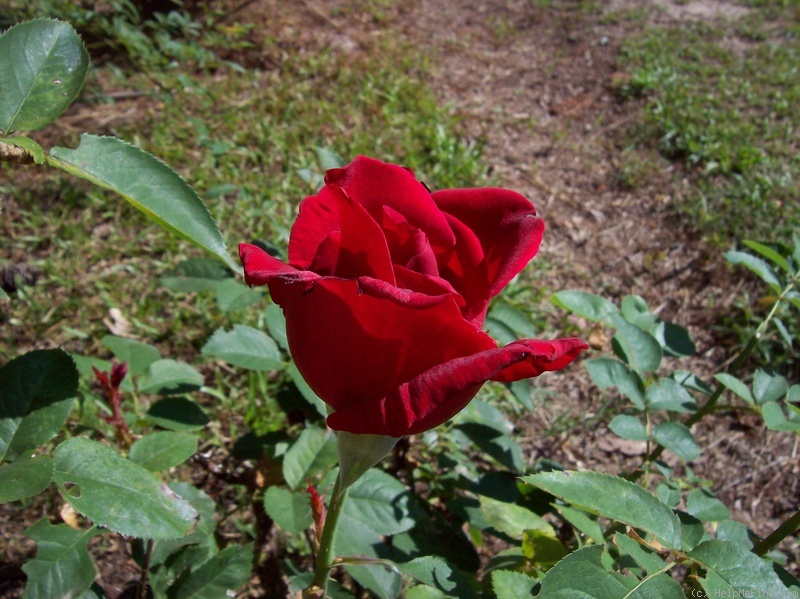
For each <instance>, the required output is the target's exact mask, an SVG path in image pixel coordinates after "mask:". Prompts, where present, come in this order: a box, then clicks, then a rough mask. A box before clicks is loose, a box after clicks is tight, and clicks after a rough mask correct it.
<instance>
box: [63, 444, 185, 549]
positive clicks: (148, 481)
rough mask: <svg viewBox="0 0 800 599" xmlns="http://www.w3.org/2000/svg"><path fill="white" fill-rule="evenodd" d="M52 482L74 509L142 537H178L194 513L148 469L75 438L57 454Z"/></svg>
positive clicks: (100, 446) (97, 520)
mask: <svg viewBox="0 0 800 599" xmlns="http://www.w3.org/2000/svg"><path fill="white" fill-rule="evenodd" d="M54 457H55V467H54V469H53V480H55V482H56V484H57V485H58V489H59V491H60V492H61V495H62V496H63V497H64V499H65V500H66V501H67V502H68V503H69V504H70V505H71V506H72V507H73V508H75V511H77V512H78V513H80V514H83V515H84V516H86V517H87V518H89V519H90V520H92V521H93V522H94V523H95V524H97V525H98V526H101V527H103V528H108V529H110V530H113V531H116V532H119V533H122V534H124V535H128V536H131V537H139V538H146V539H160V538H161V539H163V538H174V537H180V536H183V535H185V534H187V533H188V532H189V531H190V530H192V528H193V527H194V525H195V518H196V517H197V512H196V511H195V510H194V508H192V506H191V505H189V503H187V502H186V501H184V500H183V499H181V498H180V497H179V496H178V495H176V494H175V493H174V492H172V491H170V490H169V488H168V487H166V485H164V484H163V483H162V482H161V481H160V480H159V479H158V478H156V477H155V476H154V475H153V474H152V473H151V472H150V471H148V470H146V469H145V468H143V467H142V466H139V465H138V464H134V463H133V462H131V461H130V460H126V459H125V458H123V457H121V456H120V455H119V454H117V453H116V452H115V451H114V450H113V449H109V448H108V447H106V446H105V445H102V444H100V443H97V442H96V441H90V440H89V439H86V438H83V437H73V438H72V439H69V440H67V441H65V442H64V443H62V444H61V445H59V446H58V447H57V448H56V450H55V452H54Z"/></svg>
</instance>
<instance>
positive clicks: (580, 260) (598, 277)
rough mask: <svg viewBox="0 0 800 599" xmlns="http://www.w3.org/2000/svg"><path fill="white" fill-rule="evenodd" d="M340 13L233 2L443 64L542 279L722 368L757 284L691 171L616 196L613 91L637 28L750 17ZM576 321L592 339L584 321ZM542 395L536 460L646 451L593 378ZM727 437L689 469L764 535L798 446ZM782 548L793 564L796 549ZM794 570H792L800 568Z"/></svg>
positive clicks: (508, 3)
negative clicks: (650, 314)
mask: <svg viewBox="0 0 800 599" xmlns="http://www.w3.org/2000/svg"><path fill="white" fill-rule="evenodd" d="M342 4H343V3H339V2H334V1H332V0H302V1H298V2H292V3H282V2H280V1H279V0H256V1H251V2H244V3H242V4H240V5H238V6H237V7H236V8H235V10H232V11H231V14H230V16H229V19H230V20H231V22H234V21H240V20H249V21H251V22H253V23H255V24H256V29H255V32H256V34H257V35H256V37H259V36H261V37H262V38H263V37H264V36H266V35H267V34H269V35H270V36H273V38H275V39H279V40H283V41H284V42H285V43H287V44H290V45H292V46H294V47H297V48H302V49H303V50H304V51H309V52H313V51H314V50H316V49H319V48H322V47H332V48H335V49H336V51H338V52H342V53H353V54H357V53H363V52H372V51H375V49H376V48H378V47H379V46H380V41H381V39H385V38H388V37H402V38H404V39H406V40H409V41H410V45H411V46H413V47H416V48H419V49H420V50H421V52H422V53H423V54H425V55H426V56H429V57H430V61H431V73H430V81H429V83H430V86H431V87H432V89H433V90H434V91H435V93H436V94H437V96H438V97H439V98H440V100H441V102H442V103H444V104H447V105H448V106H450V107H451V110H452V111H454V112H455V113H457V114H458V115H460V116H461V117H462V119H463V135H464V137H465V138H474V139H482V140H484V141H485V147H484V161H485V162H486V164H488V165H490V167H491V169H492V177H493V179H494V180H496V181H497V182H498V184H501V185H502V186H503V187H507V188H510V189H514V190H517V191H519V192H521V193H523V194H525V195H526V196H527V197H529V198H530V199H531V200H532V201H533V203H534V205H535V206H536V208H537V210H538V212H539V214H540V216H541V217H542V218H543V219H544V220H545V222H546V224H547V232H546V237H545V243H544V244H543V246H542V249H541V251H540V254H539V256H538V257H537V259H536V260H537V261H538V262H539V263H540V268H539V269H538V270H536V271H535V275H532V276H531V277H530V284H531V285H535V286H539V287H540V288H543V289H546V290H548V291H556V290H559V289H581V290H585V291H591V292H594V293H599V294H602V295H604V296H606V297H608V298H610V299H612V300H616V301H619V300H620V299H621V298H622V297H623V296H625V295H626V294H630V293H634V294H638V295H641V296H642V297H644V298H645V300H646V301H647V303H648V305H649V306H651V308H653V309H654V310H655V311H656V312H657V313H658V314H659V315H660V316H662V317H663V318H664V319H666V320H675V321H676V322H677V323H679V324H681V325H683V326H686V327H687V328H688V329H689V330H690V331H691V332H692V334H693V335H694V337H695V340H696V342H697V345H698V356H697V357H696V358H694V359H692V361H691V362H690V363H688V364H687V366H691V368H692V369H694V370H696V371H698V373H702V374H704V375H705V376H706V377H708V376H710V375H711V374H713V373H714V372H716V371H717V370H719V369H721V368H723V367H724V366H725V365H726V364H727V361H728V360H729V359H730V357H731V355H732V351H733V350H732V344H733V342H734V341H735V340H732V339H730V338H727V337H721V336H717V334H716V333H714V332H713V330H714V328H713V325H714V324H715V322H717V321H718V320H719V319H721V318H722V316H723V315H724V314H726V312H730V311H732V310H735V304H734V301H735V298H736V297H737V294H738V293H739V292H740V291H741V289H742V288H743V287H747V286H748V284H749V283H748V281H747V280H746V279H741V278H739V276H738V275H736V276H735V278H732V277H734V275H732V271H731V270H730V269H729V268H728V267H727V266H726V264H725V262H724V260H723V259H722V256H721V253H722V252H721V250H720V249H719V248H711V247H708V246H707V245H705V244H704V243H703V242H702V241H701V239H700V238H699V236H698V235H696V234H695V233H693V232H692V231H693V230H694V229H693V227H692V223H690V222H686V220H685V217H683V216H682V213H681V212H680V211H679V210H678V209H677V208H676V205H675V202H676V199H677V198H679V197H680V196H681V194H682V193H683V192H684V185H686V183H685V182H684V181H683V180H682V179H681V177H680V173H679V172H676V170H677V171H679V169H680V167H679V166H676V165H673V164H671V163H669V162H667V161H659V158H658V157H657V155H655V154H654V156H655V158H654V161H655V162H654V164H655V166H654V168H652V169H651V170H650V171H648V177H647V180H645V181H642V182H640V183H639V184H637V185H636V186H635V187H630V186H627V185H624V184H621V183H620V176H619V175H620V168H621V166H620V165H621V161H622V157H623V154H624V153H625V152H626V151H628V150H627V147H626V143H627V142H626V139H627V138H626V131H627V130H628V128H629V127H630V126H631V125H632V124H633V123H634V121H635V120H636V119H638V118H639V117H640V115H641V111H642V110H644V104H643V102H642V101H641V100H628V101H622V100H620V98H619V97H618V94H616V93H615V86H616V84H617V82H618V81H619V80H620V77H624V75H622V74H621V73H620V72H619V69H618V64H617V57H618V52H619V48H620V45H621V44H622V42H623V41H624V39H625V38H626V36H628V35H631V34H633V33H635V32H636V31H637V29H638V28H641V27H643V26H645V25H646V24H647V23H653V22H657V23H659V24H665V23H670V22H675V21H680V20H691V19H704V20H708V21H714V20H717V19H726V18H734V17H736V16H740V15H741V14H742V13H743V11H746V10H747V9H746V8H743V7H741V6H738V5H734V4H732V3H729V2H724V1H722V0H704V1H700V0H695V1H691V2H680V3H679V2H674V1H673V0H639V1H637V0H610V1H609V2H608V3H607V4H606V5H605V6H604V7H603V8H602V11H603V13H602V14H598V12H597V11H596V10H585V7H584V4H585V3H582V2H579V1H578V0H563V1H562V2H559V1H558V0H555V1H554V2H553V3H552V4H553V7H547V6H546V4H547V3H537V2H534V1H531V0H462V1H459V2H448V1H446V0H411V1H409V2H388V1H382V0H376V1H375V2H372V3H370V10H366V9H357V10H356V9H348V8H347V7H346V6H344V7H343V6H342ZM345 4H346V3H345ZM642 7H652V8H653V10H650V11H647V12H646V15H647V16H646V20H644V21H643V20H642V19H634V20H625V19H614V18H603V17H604V16H608V15H611V14H617V13H622V12H625V11H633V10H639V9H641V8H642ZM261 34H263V35H261ZM248 60H249V61H251V62H253V63H256V64H257V63H258V61H259V60H260V57H259V55H258V54H256V55H254V56H249V57H248ZM263 68H265V69H271V68H276V65H274V64H269V63H267V62H265V64H263ZM432 126H434V124H432ZM748 288H749V287H748ZM571 324H572V325H573V326H575V327H577V328H578V329H579V330H581V331H582V332H583V334H585V335H586V336H588V334H589V332H590V329H591V327H590V325H589V324H588V323H586V322H581V321H571ZM606 343H608V342H606ZM606 349H608V346H606ZM543 385H545V386H547V387H548V388H550V389H553V390H555V391H556V393H555V394H554V395H552V396H550V398H549V399H548V400H547V401H546V402H544V403H542V404H541V405H540V406H539V407H538V410H537V412H536V413H535V414H534V415H532V416H531V417H529V418H528V419H526V420H525V421H524V422H520V423H518V425H519V429H520V436H521V437H522V438H523V439H524V442H525V449H526V450H527V452H528V459H529V461H530V462H531V463H533V462H534V461H536V460H537V459H539V458H550V459H555V460H557V461H559V462H561V463H562V464H563V465H564V466H566V467H569V468H592V469H596V470H601V471H607V472H614V473H616V472H619V471H620V470H622V469H623V468H626V467H630V466H631V465H632V464H634V463H635V462H636V458H637V456H641V454H642V453H643V448H642V447H640V446H638V445H636V444H630V443H621V442H617V441H616V440H615V437H614V435H612V434H611V433H610V432H609V431H608V430H607V429H606V428H605V427H604V426H601V427H597V426H594V422H595V421H594V420H593V418H594V416H595V415H597V413H598V412H599V411H600V410H601V409H602V408H603V407H604V406H605V403H606V402H607V400H608V397H607V396H606V397H604V396H601V394H599V393H598V392H597V391H596V390H593V389H592V388H591V385H590V383H589V381H588V378H587V377H586V375H585V373H584V372H583V370H582V369H580V368H572V369H570V370H569V371H568V372H566V373H560V374H558V375H552V376H550V377H546V378H544V379H543ZM564 414H572V415H574V416H573V417H572V418H573V419H572V421H571V423H570V425H567V426H560V427H557V433H556V434H555V435H553V434H545V432H546V431H547V432H548V433H549V432H550V431H552V430H553V427H552V424H553V422H554V421H556V420H558V419H559V418H561V416H563V415H564ZM714 427H715V428H714V429H713V430H711V429H710V428H708V427H704V426H703V424H702V423H701V424H700V425H698V427H697V428H696V430H695V433H696V436H697V438H698V440H699V442H700V445H701V446H702V447H704V454H703V457H702V459H701V460H699V461H698V462H697V463H695V464H694V465H693V467H694V472H695V474H697V475H698V476H700V477H703V478H707V479H708V480H710V481H711V488H712V489H713V490H714V491H715V493H717V494H718V496H719V497H720V498H721V499H722V500H723V501H724V502H725V504H726V505H727V506H729V507H730V508H731V512H732V517H733V518H734V519H736V520H738V521H740V522H743V523H745V524H746V525H747V526H749V527H750V528H752V529H753V530H754V531H755V532H756V533H757V534H759V535H762V536H763V535H766V534H768V533H769V532H771V531H772V530H773V529H774V528H775V527H776V526H777V525H778V524H779V523H780V522H782V521H783V520H784V519H785V518H786V517H787V516H788V515H789V514H790V513H792V512H793V511H794V510H796V509H797V505H796V498H797V497H798V496H799V495H800V488H799V487H800V483H798V481H800V476H799V475H800V457H799V456H798V442H797V439H798V437H797V436H792V435H789V434H779V433H774V432H766V431H765V430H764V428H763V426H760V425H759V424H758V423H757V422H755V421H751V420H750V419H749V418H748V417H738V416H726V417H720V418H715V419H714ZM674 465H676V466H679V464H678V463H677V462H675V464H674ZM43 507H44V508H46V507H48V506H43ZM781 548H782V549H783V550H784V551H786V552H787V553H789V554H790V555H791V554H792V553H794V555H795V556H796V555H797V552H798V545H797V541H796V539H795V540H789V541H787V542H786V543H784V544H783V545H782V546H781ZM115 555H116V556H120V555H122V553H121V551H118V552H116V553H115V552H114V551H113V550H112V551H109V556H110V559H109V561H110V562H113V561H114V556H115ZM790 565H791V566H792V567H793V568H794V570H795V573H797V567H798V566H797V560H796V558H795V560H794V562H793V563H792V564H790ZM115 567H117V566H115ZM253 593H254V594H252V595H248V596H257V595H256V594H255V593H257V591H255V590H254V591H253Z"/></svg>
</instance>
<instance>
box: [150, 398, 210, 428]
mask: <svg viewBox="0 0 800 599" xmlns="http://www.w3.org/2000/svg"><path fill="white" fill-rule="evenodd" d="M147 419H148V420H150V422H152V423H153V424H155V425H158V426H160V427H162V428H168V429H170V430H173V431H196V430H199V429H201V428H203V427H204V426H205V425H206V424H208V422H209V420H208V416H206V413H205V412H204V411H203V408H201V407H200V406H198V405H197V404H196V403H195V402H193V401H191V400H190V399H186V398H185V397H165V398H164V399H160V400H158V401H157V402H155V403H154V404H153V405H151V406H150V409H149V410H147Z"/></svg>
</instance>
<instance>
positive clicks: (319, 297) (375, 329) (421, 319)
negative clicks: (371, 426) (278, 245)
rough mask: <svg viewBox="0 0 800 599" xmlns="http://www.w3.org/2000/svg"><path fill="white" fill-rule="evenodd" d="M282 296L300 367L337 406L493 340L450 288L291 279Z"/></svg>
mask: <svg viewBox="0 0 800 599" xmlns="http://www.w3.org/2000/svg"><path fill="white" fill-rule="evenodd" d="M275 283H276V284H277V283H282V282H281V281H275ZM272 291H273V283H271V284H270V292H272ZM280 295H281V297H280V299H276V301H277V302H278V303H279V304H280V305H281V306H282V307H283V309H284V313H285V315H286V334H287V337H288V340H289V347H290V348H291V352H292V357H293V358H294V360H295V363H296V364H297V368H298V370H300V373H301V374H302V375H303V378H304V379H305V380H306V382H308V384H309V386H311V388H312V389H314V391H315V392H316V393H317V395H319V396H320V397H321V398H322V399H323V400H324V401H325V402H326V403H327V404H328V405H330V406H332V407H333V408H335V409H339V408H343V407H345V406H347V405H349V404H351V403H361V402H377V401H379V400H380V399H382V398H383V397H385V396H386V395H387V394H389V393H390V392H391V391H392V390H393V389H395V388H396V387H397V386H399V385H401V384H402V383H404V382H405V381H408V380H410V379H412V378H414V377H415V376H417V375H418V374H420V373H422V372H425V371H426V370H428V369H430V368H432V367H433V366H435V365H436V364H441V363H442V362H448V361H450V360H451V359H453V358H455V357H457V356H461V355H464V354H469V353H474V352H477V351H483V350H484V349H487V347H491V346H492V345H493V344H494V343H493V341H492V340H491V339H490V338H489V337H488V335H486V334H485V333H483V332H481V331H479V330H478V329H476V328H475V327H474V326H472V325H471V324H469V323H468V322H466V321H464V319H463V318H462V317H461V314H460V312H459V310H458V307H457V306H456V304H455V301H454V299H453V296H450V295H441V296H438V297H431V296H428V295H425V294H421V293H414V292H412V291H408V290H403V289H398V288H396V287H394V286H392V285H389V284H387V283H386V282H384V281H379V280H376V279H369V278H361V279H358V280H343V279H337V278H330V277H323V278H321V279H319V280H317V281H316V282H315V283H313V284H311V286H310V287H306V286H305V285H304V283H303V282H298V284H295V285H294V286H292V285H287V286H285V287H284V288H283V289H282V290H281V293H280ZM273 297H275V296H274V295H273Z"/></svg>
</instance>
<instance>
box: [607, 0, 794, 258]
mask: <svg viewBox="0 0 800 599" xmlns="http://www.w3.org/2000/svg"><path fill="white" fill-rule="evenodd" d="M753 11H754V12H751V13H749V14H748V15H746V16H745V17H743V18H742V19H741V20H740V21H737V22H731V23H727V24H721V25H719V26H714V27H712V26H709V25H708V24H706V23H703V22H697V23H690V24H686V23H684V24H683V25H682V26H681V27H680V28H674V27H653V28H649V29H647V30H646V31H645V32H644V33H643V35H640V36H634V37H632V38H629V39H628V40H627V41H626V42H625V44H624V46H623V49H622V53H621V66H622V67H623V68H624V69H625V70H626V71H627V72H628V73H629V74H630V80H629V81H628V82H627V83H626V84H625V85H623V86H622V87H621V90H620V91H621V93H622V94H623V95H625V94H631V95H644V96H646V98H647V104H648V109H647V117H646V126H645V127H640V128H639V130H638V131H637V132H636V133H635V134H634V143H635V144H640V145H646V144H647V143H648V141H649V140H651V139H657V140H658V142H657V146H658V150H659V152H660V153H661V154H662V156H664V157H666V158H667V159H669V160H671V161H673V162H676V163H678V164H680V165H682V166H683V167H684V168H683V169H679V176H680V177H686V176H687V175H688V177H689V179H690V181H691V182H692V186H691V190H690V191H689V192H688V194H686V195H687V197H686V198H685V201H684V202H683V204H682V207H683V208H684V209H685V210H686V211H687V212H688V213H689V214H690V215H691V216H692V218H693V219H695V220H696V222H699V223H700V224H701V228H702V231H703V233H704V235H705V236H706V237H707V238H708V239H709V240H711V241H712V242H715V241H716V242H721V243H727V241H728V240H729V239H730V238H742V237H748V238H757V239H763V240H768V241H776V240H780V239H785V238H787V235H788V234H789V233H790V232H791V231H792V230H794V229H796V228H797V227H798V226H799V225H800V205H798V204H797V197H798V192H800V152H799V151H798V150H800V143H798V137H797V130H798V128H799V127H800V71H798V64H800V38H799V37H798V36H796V35H793V34H792V32H793V31H795V30H796V28H797V22H798V17H800V15H798V14H797V10H796V8H790V7H789V5H788V4H785V5H784V7H783V8H781V6H780V5H779V3H771V4H769V5H768V6H764V7H762V8H760V9H758V12H755V11H756V9H753Z"/></svg>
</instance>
